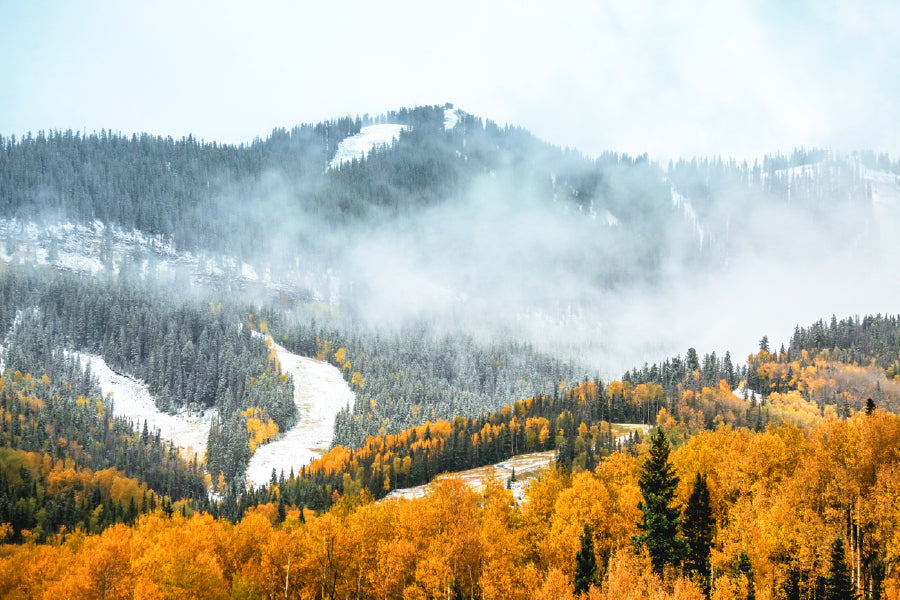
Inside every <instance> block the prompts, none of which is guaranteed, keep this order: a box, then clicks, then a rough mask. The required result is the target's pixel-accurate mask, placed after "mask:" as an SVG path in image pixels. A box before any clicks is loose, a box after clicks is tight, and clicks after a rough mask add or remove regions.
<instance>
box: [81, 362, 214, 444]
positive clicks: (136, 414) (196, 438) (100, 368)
mask: <svg viewBox="0 0 900 600" xmlns="http://www.w3.org/2000/svg"><path fill="white" fill-rule="evenodd" d="M72 355H73V356H76V357H78V359H79V360H80V361H81V364H82V366H87V365H90V368H91V373H92V374H93V375H94V376H95V377H96V378H97V379H98V380H99V381H100V390H101V391H102V392H103V395H104V396H111V397H112V401H113V403H114V406H115V408H114V412H115V414H116V416H119V417H125V418H126V419H129V420H130V421H131V422H132V424H133V427H134V429H135V430H136V431H141V430H142V428H143V426H144V421H146V422H147V427H148V428H149V429H150V431H154V430H156V429H159V430H160V436H161V437H162V438H164V439H167V440H171V441H172V443H174V444H175V445H176V446H179V447H181V448H183V449H184V450H185V455H186V456H188V457H190V456H191V454H192V453H196V454H197V457H198V458H200V459H202V458H203V456H204V454H205V453H206V441H207V439H208V438H209V427H210V424H211V423H212V422H213V420H214V419H215V418H216V414H217V412H216V410H215V409H209V410H207V411H205V412H203V413H201V414H194V413H188V412H181V413H178V414H175V415H170V414H168V413H164V412H162V411H160V410H159V409H158V408H156V404H155V403H154V402H153V397H152V396H150V392H149V391H148V390H147V386H146V385H145V384H144V383H143V382H141V381H138V380H136V379H132V378H130V377H126V376H124V375H120V374H118V373H116V372H115V371H113V370H112V369H110V368H109V365H107V364H106V361H105V360H103V358H102V357H100V356H94V355H91V354H82V353H80V352H73V353H72Z"/></svg>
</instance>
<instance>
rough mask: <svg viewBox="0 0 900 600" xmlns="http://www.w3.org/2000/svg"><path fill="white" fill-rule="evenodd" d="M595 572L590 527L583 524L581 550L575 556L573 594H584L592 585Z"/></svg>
mask: <svg viewBox="0 0 900 600" xmlns="http://www.w3.org/2000/svg"><path fill="white" fill-rule="evenodd" d="M596 570H597V557H596V556H595V555H594V539H593V536H592V534H591V526H590V525H588V524H587V523H585V524H584V529H583V530H582V532H581V549H580V550H578V553H577V554H576V555H575V581H574V586H575V593H576V594H585V593H587V591H588V588H590V587H591V584H592V583H594V572H595V571H596Z"/></svg>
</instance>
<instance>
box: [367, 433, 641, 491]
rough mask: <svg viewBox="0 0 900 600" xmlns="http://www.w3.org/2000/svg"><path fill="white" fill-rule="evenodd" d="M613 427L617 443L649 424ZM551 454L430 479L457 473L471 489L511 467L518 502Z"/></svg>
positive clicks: (536, 454)
mask: <svg viewBox="0 0 900 600" xmlns="http://www.w3.org/2000/svg"><path fill="white" fill-rule="evenodd" d="M614 427H617V428H619V429H620V430H621V429H623V428H624V429H626V430H627V431H626V432H625V433H622V434H620V435H619V436H618V437H617V438H616V442H618V443H619V444H624V443H625V442H626V441H627V440H628V437H629V436H630V435H631V432H632V431H634V430H637V431H638V432H639V433H642V434H643V433H646V432H647V431H649V430H650V426H649V425H640V424H631V423H617V424H615V425H614ZM555 458H556V450H547V451H544V452H533V453H531V454H520V455H518V456H514V457H512V458H510V459H507V460H505V461H503V462H501V463H497V464H495V465H488V466H486V467H478V468H477V469H469V470H468V471H459V472H457V473H447V474H444V475H438V476H437V477H436V478H435V479H433V480H432V481H431V483H434V482H435V481H437V480H438V479H441V478H442V477H458V478H459V479H462V480H463V481H465V482H466V483H468V484H469V486H471V487H472V488H473V489H478V488H481V487H482V486H483V485H484V482H485V481H487V480H488V479H490V478H493V479H496V480H497V481H499V482H500V483H504V484H505V483H506V481H507V480H508V479H509V477H510V475H512V473H513V470H515V472H516V481H514V482H513V483H512V484H511V485H510V489H511V490H512V493H513V497H514V498H515V499H516V502H522V501H524V500H525V485H526V484H527V483H528V480H529V479H532V478H534V477H536V476H538V475H540V474H541V472H542V471H544V470H545V469H546V468H547V467H549V466H550V463H551V462H552V461H553V460H554V459H555ZM431 483H427V484H425V485H417V486H415V487H410V488H402V489H396V490H393V491H392V492H391V493H390V494H388V495H387V496H386V497H385V499H389V498H419V497H421V496H424V495H425V492H426V491H427V490H428V486H430V485H431Z"/></svg>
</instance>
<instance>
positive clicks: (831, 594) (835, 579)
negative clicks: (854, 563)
mask: <svg viewBox="0 0 900 600" xmlns="http://www.w3.org/2000/svg"><path fill="white" fill-rule="evenodd" d="M855 597H856V594H854V592H853V582H852V581H850V568H849V567H848V566H847V561H846V560H845V559H844V540H842V539H841V538H837V539H836V540H834V543H833V544H832V545H831V569H830V570H829V573H828V579H827V580H826V581H825V600H853V599H854V598H855Z"/></svg>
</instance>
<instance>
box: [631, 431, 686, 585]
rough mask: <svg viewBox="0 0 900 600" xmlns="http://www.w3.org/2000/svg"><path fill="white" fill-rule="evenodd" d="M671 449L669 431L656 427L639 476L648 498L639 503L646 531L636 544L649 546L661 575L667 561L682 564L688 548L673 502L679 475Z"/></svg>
mask: <svg viewBox="0 0 900 600" xmlns="http://www.w3.org/2000/svg"><path fill="white" fill-rule="evenodd" d="M669 451H670V447H669V440H668V438H667V437H666V433H665V431H663V428H662V427H656V429H654V430H653V434H652V435H651V436H650V456H648V457H647V459H646V460H645V461H644V464H643V466H642V467H641V477H640V479H639V480H638V485H639V486H640V488H641V496H642V497H643V498H644V500H643V502H639V503H638V509H639V510H640V511H641V514H642V517H643V518H642V520H641V522H640V523H638V528H640V529H641V531H643V532H644V533H643V534H642V535H636V536H634V537H633V538H632V541H633V542H634V544H636V545H646V546H647V550H648V552H649V553H650V562H651V563H652V565H653V571H654V572H655V573H657V574H659V575H662V574H663V569H664V568H665V566H666V565H667V564H670V565H674V566H678V565H679V564H681V560H682V558H683V557H684V555H685V553H686V551H687V541H686V540H685V539H684V538H683V537H680V536H679V535H678V526H679V525H680V524H681V510H680V509H679V507H677V506H672V501H673V500H674V499H675V488H677V487H678V482H679V479H678V476H677V475H676V474H675V468H674V467H673V466H672V465H671V464H670V463H669Z"/></svg>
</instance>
